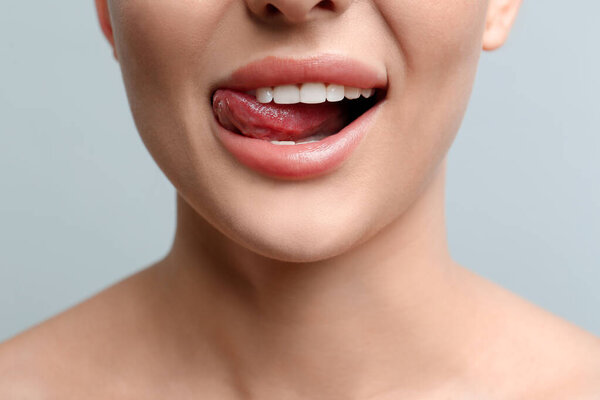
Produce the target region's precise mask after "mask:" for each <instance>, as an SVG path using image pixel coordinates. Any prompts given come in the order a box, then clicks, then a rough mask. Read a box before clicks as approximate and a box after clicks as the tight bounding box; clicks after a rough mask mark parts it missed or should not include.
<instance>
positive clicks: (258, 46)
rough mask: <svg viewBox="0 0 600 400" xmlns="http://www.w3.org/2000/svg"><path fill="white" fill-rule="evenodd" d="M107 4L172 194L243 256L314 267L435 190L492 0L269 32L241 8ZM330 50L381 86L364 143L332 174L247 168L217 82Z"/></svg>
mask: <svg viewBox="0 0 600 400" xmlns="http://www.w3.org/2000/svg"><path fill="white" fill-rule="evenodd" d="M109 6H110V11H111V18H112V23H113V29H114V32H115V41H116V47H117V54H118V58H119V62H120V64H121V68H122V72H123V78H124V81H125V86H126V89H127V94H128V98H129V102H130V106H131V109H132V112H133V116H134V119H135V122H136V125H137V128H138V130H139V133H140V135H141V137H142V140H143V141H144V144H145V145H146V147H147V148H148V150H149V151H150V153H151V155H152V156H153V158H154V159H155V161H156V162H157V164H158V165H159V167H160V168H161V169H162V170H163V172H164V173H165V174H166V175H167V177H168V178H169V180H170V181H171V182H172V183H173V185H174V186H175V188H176V189H177V191H178V193H179V195H180V196H181V197H182V198H183V199H185V201H186V202H187V203H188V204H189V206H190V207H191V208H193V210H195V212H197V213H198V214H199V215H200V216H201V217H203V218H204V219H205V220H206V221H208V222H209V223H210V224H211V225H213V226H214V227H215V228H217V229H218V230H219V231H221V232H223V233H224V234H225V235H226V236H227V237H229V238H230V239H231V240H233V241H234V242H236V243H238V244H240V245H242V246H244V247H245V248H247V249H249V250H251V251H253V252H255V253H258V254H261V255H264V256H266V257H269V258H273V259H278V260H284V261H292V262H310V261H318V260H323V259H327V258H330V257H333V256H336V255H339V254H341V253H344V252H346V251H349V250H351V249H352V248H354V247H356V246H358V245H359V244H360V243H362V242H363V241H364V240H366V239H368V238H370V237H372V236H373V235H375V234H376V233H377V232H378V231H380V230H381V229H382V228H383V227H384V226H386V225H388V224H389V223H391V222H392V221H394V220H396V219H397V218H399V217H400V216H401V215H402V214H403V213H404V212H405V211H406V210H407V209H408V207H409V206H410V205H411V204H412V203H414V202H415V201H416V200H417V199H418V196H419V194H420V193H421V192H422V190H423V189H424V187H425V186H426V185H427V184H428V183H429V182H431V180H432V178H433V175H434V174H435V173H436V172H437V171H438V170H439V169H438V167H439V166H440V164H441V163H442V161H443V159H444V157H445V155H446V153H447V151H448V149H449V147H450V145H451V143H452V141H453V139H454V137H455V135H456V132H457V131H458V128H459V126H460V123H461V120H462V118H463V115H464V112H465V108H466V105H467V102H468V98H469V95H470V92H471V88H472V84H473V80H474V77H475V73H476V68H477V62H478V59H479V54H480V50H481V40H482V36H483V29H484V25H485V14H486V11H487V0H452V1H443V2H440V1H435V2H428V1H414V0H369V1H354V2H351V3H350V5H349V7H348V8H347V9H346V10H345V12H343V13H339V14H338V13H335V12H333V11H331V12H330V15H329V16H327V17H322V18H317V19H315V20H313V21H312V22H310V23H309V24H305V25H302V24H296V25H288V26H283V27H281V26H280V27H277V28H276V29H274V26H271V25H270V24H269V22H264V21H260V20H258V19H256V18H253V16H252V15H251V14H250V12H249V10H248V8H247V5H246V3H245V2H244V1H239V0H202V1H199V0H190V1H151V0H112V1H110V4H109ZM324 53H327V54H341V55H344V56H348V57H351V58H354V59H356V60H359V61H361V62H363V63H366V64H368V65H369V66H371V67H372V68H373V69H375V70H377V71H379V72H381V73H382V74H384V75H385V77H386V81H387V86H386V88H385V91H384V95H383V96H382V98H381V99H379V101H378V102H377V104H376V105H375V106H374V108H376V109H372V110H371V112H370V114H371V120H370V121H369V123H368V124H366V125H367V128H366V129H365V132H364V135H362V136H361V137H360V140H359V142H358V144H357V145H356V146H355V147H354V148H353V149H352V151H351V152H350V154H348V155H347V156H346V157H345V158H344V160H343V162H341V163H339V165H337V164H336V166H335V168H331V169H329V170H326V171H322V172H321V173H319V174H318V175H315V176H308V175H307V176H302V177H301V178H299V179H287V178H286V177H281V176H273V175H272V174H268V173H265V171H261V170H257V169H256V168H253V167H249V166H248V165H246V164H244V163H243V162H241V161H240V159H239V158H238V157H236V156H235V155H233V154H232V153H231V151H230V149H228V148H227V146H224V144H223V141H222V140H221V139H220V137H219V130H220V129H222V126H221V125H220V124H219V122H218V121H217V120H216V118H215V115H214V113H213V107H212V104H211V103H212V97H213V94H214V92H215V89H218V82H222V81H224V80H225V79H226V78H227V77H228V76H229V75H230V74H231V73H233V72H234V71H235V70H236V69H238V68H239V67H242V66H244V65H246V64H248V63H249V62H252V61H255V60H259V59H263V58H265V57H268V56H277V57H294V58H297V57H314V56H315V55H318V54H324ZM298 83H300V82H298ZM361 118H362V117H361ZM357 121H360V118H359V119H358V120H356V121H355V122H357ZM244 140H249V139H244Z"/></svg>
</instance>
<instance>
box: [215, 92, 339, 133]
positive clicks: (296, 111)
mask: <svg viewBox="0 0 600 400" xmlns="http://www.w3.org/2000/svg"><path fill="white" fill-rule="evenodd" d="M344 104H345V102H336V103H329V102H325V103H321V104H302V103H298V104H275V103H259V102H258V101H257V100H256V98H255V97H254V96H251V95H249V94H246V93H241V92H236V91H233V90H228V89H220V90H217V91H216V92H215V94H214V96H213V112H214V114H215V116H216V117H217V119H218V121H219V122H220V123H221V125H222V126H223V127H225V128H226V129H229V130H230V131H234V132H238V133H241V134H243V135H244V136H249V137H253V138H257V139H264V140H279V141H283V140H293V141H298V140H301V139H304V138H308V137H310V136H313V135H331V134H334V133H337V132H339V131H340V130H341V129H342V128H343V127H344V126H345V125H346V124H347V118H348V115H349V113H348V112H347V107H346V106H345V105H344Z"/></svg>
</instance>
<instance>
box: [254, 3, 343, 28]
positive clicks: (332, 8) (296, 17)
mask: <svg viewBox="0 0 600 400" xmlns="http://www.w3.org/2000/svg"><path fill="white" fill-rule="evenodd" d="M350 1H351V0H246V4H247V5H248V8H249V9H250V11H251V12H252V13H253V14H255V15H256V16H257V17H259V18H260V19H261V20H264V21H267V22H275V21H281V20H284V21H285V22H287V23H291V24H298V23H302V22H306V21H309V20H312V19H315V18H319V17H322V16H327V15H332V14H333V13H342V12H343V11H344V10H345V9H346V8H347V7H348V4H349V3H350Z"/></svg>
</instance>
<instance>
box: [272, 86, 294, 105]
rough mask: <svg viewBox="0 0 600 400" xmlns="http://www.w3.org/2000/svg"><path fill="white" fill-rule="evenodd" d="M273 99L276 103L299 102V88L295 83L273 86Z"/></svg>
mask: <svg viewBox="0 0 600 400" xmlns="http://www.w3.org/2000/svg"><path fill="white" fill-rule="evenodd" d="M273 100H275V103H277V104H296V103H300V89H298V86H296V85H283V86H275V89H273Z"/></svg>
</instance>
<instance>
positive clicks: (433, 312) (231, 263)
mask: <svg viewBox="0 0 600 400" xmlns="http://www.w3.org/2000/svg"><path fill="white" fill-rule="evenodd" d="M444 180H445V163H442V164H441V166H440V168H439V170H438V172H437V174H436V175H435V176H434V177H433V179H432V180H431V182H430V183H429V185H428V186H427V187H426V188H425V190H424V191H423V192H422V193H421V194H420V196H419V197H418V199H416V201H415V202H414V203H413V204H412V205H411V206H410V208H409V209H407V210H406V211H405V212H404V213H403V214H402V215H401V216H400V217H399V218H397V219H396V220H395V221H393V222H392V223H391V224H389V225H388V226H386V227H385V228H383V229H382V230H381V231H380V232H378V233H377V234H376V235H375V236H374V237H372V238H370V239H369V240H367V241H365V242H364V243H361V244H359V245H357V246H356V247H354V248H353V249H352V250H351V251H349V252H347V253H345V254H342V255H339V256H336V257H334V258H330V259H327V260H323V261H318V262H310V263H288V262H282V261H277V260H273V259H268V258H265V257H263V256H261V255H258V254H256V253H253V252H251V251H249V250H247V249H246V248H243V247H241V246H240V245H238V244H236V243H234V242H233V241H231V240H230V239H228V238H227V237H225V236H224V235H222V234H221V233H220V232H218V231H217V230H215V229H214V228H213V227H212V226H211V225H210V224H208V223H207V222H206V221H205V220H204V219H203V218H202V217H200V216H199V215H198V214H197V213H195V212H194V210H193V209H192V208H191V207H190V206H189V205H188V204H187V203H186V202H185V201H183V200H182V199H181V198H178V226H177V232H176V237H175V241H174V244H173V248H172V251H171V253H170V254H169V255H168V256H167V258H166V259H165V260H164V262H163V264H164V267H165V268H163V270H164V271H165V275H166V276H168V277H169V279H170V280H171V282H173V283H174V284H173V285H171V286H170V287H171V288H172V290H173V291H174V292H175V293H171V296H172V299H170V300H169V301H170V302H175V303H177V309H178V310H179V311H180V312H182V313H183V314H186V315H185V318H184V320H185V322H181V323H182V324H183V323H185V324H186V325H187V327H186V328H187V329H186V332H187V331H189V329H197V335H196V334H195V335H189V336H188V337H187V338H186V339H183V340H187V341H188V343H187V346H191V347H189V348H198V347H193V346H196V345H198V343H195V344H194V343H189V341H191V340H198V341H202V343H203V344H204V346H207V345H208V346H209V347H208V348H210V349H212V350H211V351H212V352H213V355H214V360H218V361H215V362H216V363H218V365H219V367H218V370H219V371H221V372H220V373H221V374H222V375H221V376H223V377H224V378H223V379H227V380H228V381H229V382H232V381H233V382H236V384H235V386H236V387H237V388H238V389H239V390H240V391H241V393H242V394H239V393H238V395H239V396H241V397H244V398H251V399H271V398H290V399H292V398H296V397H295V396H297V398H329V397H331V398H346V399H351V398H375V397H372V396H375V395H376V394H377V393H384V392H390V391H392V390H394V388H396V389H397V388H410V389H415V388H414V384H415V382H418V383H420V384H423V383H424V382H423V379H424V377H431V379H435V380H436V381H438V382H439V380H440V379H442V380H443V379H445V375H446V373H447V371H449V370H456V368H457V366H458V363H459V360H460V358H461V357H460V351H461V350H460V349H461V348H460V346H459V343H462V342H463V339H461V338H462V334H463V333H462V332H459V328H458V326H460V325H461V324H460V323H457V320H459V319H460V317H461V316H460V315H459V310H458V309H459V307H457V302H458V298H457V297H458V296H457V295H456V293H457V290H456V288H455V280H454V277H455V276H456V274H455V272H456V270H457V269H458V266H456V264H454V263H453V262H452V261H451V258H450V256H449V253H448V250H447V243H446V230H445V222H444V190H445V189H444ZM181 310H187V311H185V312H184V311H181ZM191 315H197V316H199V318H200V319H201V324H200V323H199V322H198V321H195V322H194V321H192V322H191V323H190V318H191V317H190V316H191ZM194 318H196V317H194ZM190 327H193V328H190ZM191 338H192V339H191ZM407 390H408V389H407Z"/></svg>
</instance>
